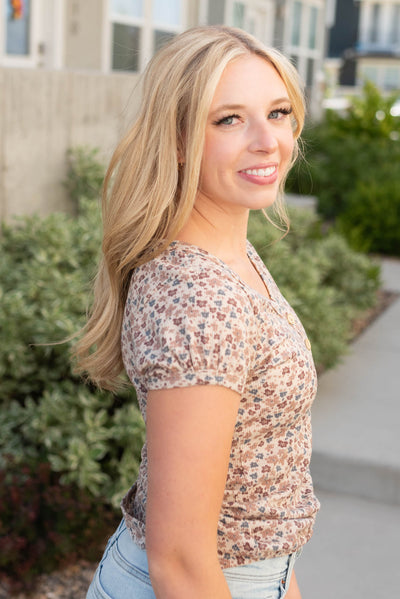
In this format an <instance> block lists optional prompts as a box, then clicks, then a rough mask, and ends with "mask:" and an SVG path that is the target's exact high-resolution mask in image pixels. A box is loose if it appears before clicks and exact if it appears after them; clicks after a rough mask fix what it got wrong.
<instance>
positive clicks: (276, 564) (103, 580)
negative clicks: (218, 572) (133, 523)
mask: <svg viewBox="0 0 400 599" xmlns="http://www.w3.org/2000/svg"><path fill="white" fill-rule="evenodd" d="M299 554H300V551H298V552H297V553H293V554H292V555H288V556H285V557H277V558H273V559H267V560H262V561H259V562H254V563H252V564H249V565H247V566H238V567H235V568H227V569H225V570H223V573H224V576H225V578H226V581H227V583H228V586H229V590H230V592H231V595H232V599H282V598H283V597H284V596H285V594H286V590H287V589H288V588H289V583H290V577H291V574H292V571H293V566H294V563H295V561H296V558H297V557H298V555H299ZM87 599H156V596H155V595H154V591H153V589H152V586H151V582H150V578H149V570H148V565H147V556H146V552H145V551H143V550H142V549H140V548H139V547H138V546H137V545H135V543H134V542H133V541H132V539H131V536H130V533H129V531H128V530H127V528H126V526H125V523H124V521H122V522H121V524H120V526H119V528H118V529H117V531H116V532H115V533H114V535H113V536H112V537H111V538H110V540H109V541H108V544H107V547H106V550H105V552H104V555H103V558H102V560H101V562H100V564H99V567H98V568H97V570H96V573H95V575H94V578H93V581H92V583H91V585H90V587H89V590H88V594H87Z"/></svg>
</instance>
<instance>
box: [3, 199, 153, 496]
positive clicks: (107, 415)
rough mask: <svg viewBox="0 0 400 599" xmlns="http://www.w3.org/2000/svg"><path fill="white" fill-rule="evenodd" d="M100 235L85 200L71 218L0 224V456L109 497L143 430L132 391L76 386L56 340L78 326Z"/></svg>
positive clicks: (135, 454) (118, 490) (121, 484)
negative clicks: (40, 464)
mask: <svg viewBox="0 0 400 599" xmlns="http://www.w3.org/2000/svg"><path fill="white" fill-rule="evenodd" d="M100 232H101V227H100V220H99V209H98V206H97V204H96V202H93V201H91V200H87V199H85V198H81V202H80V214H79V215H78V217H77V218H71V217H68V216H66V215H64V214H52V215H50V216H49V217H46V218H43V219H41V218H39V217H27V218H24V219H21V220H20V221H18V223H17V224H15V225H14V226H9V225H7V226H6V225H4V226H3V235H2V237H1V239H0V252H1V255H2V261H1V265H0V299H1V312H0V328H1V331H2V345H1V347H0V402H1V403H0V405H1V411H0V462H1V455H2V454H4V453H5V454H12V455H13V456H14V457H15V459H16V460H17V461H20V460H22V459H24V458H25V457H26V456H29V457H31V458H32V459H41V460H44V461H49V462H50V463H51V465H52V467H53V470H55V471H57V472H60V473H61V474H62V477H61V481H62V482H68V483H75V484H77V485H78V486H79V487H80V488H82V489H85V490H87V491H89V492H90V493H92V494H93V495H96V496H104V497H106V498H107V499H108V500H109V501H112V502H113V503H117V502H118V497H119V496H120V495H121V494H122V492H123V491H124V490H125V489H126V488H127V482H128V479H129V482H131V481H132V479H133V478H134V477H135V474H136V472H137V468H138V462H139V456H140V448H141V444H142V440H143V435H144V427H143V423H142V420H141V416H140V414H139V411H138V409H137V407H136V404H135V395H134V391H133V389H132V390H130V391H129V392H125V393H124V394H123V395H121V396H119V397H117V398H115V397H113V396H112V395H111V394H110V393H105V392H101V391H99V390H97V389H94V388H90V387H87V386H85V385H84V384H83V383H82V381H81V380H80V379H79V378H78V377H76V376H75V375H74V374H73V373H72V368H71V362H70V359H69V352H70V347H71V343H59V342H60V341H62V340H63V339H65V338H66V337H68V336H70V335H73V334H75V333H76V332H77V331H78V330H79V329H80V327H81V326H82V325H83V324H84V321H85V313H86V308H87V306H88V304H89V298H90V281H91V279H92V277H93V274H94V272H95V269H96V264H97V259H98V252H99V247H100ZM49 344H54V345H49ZM128 486H129V485H128Z"/></svg>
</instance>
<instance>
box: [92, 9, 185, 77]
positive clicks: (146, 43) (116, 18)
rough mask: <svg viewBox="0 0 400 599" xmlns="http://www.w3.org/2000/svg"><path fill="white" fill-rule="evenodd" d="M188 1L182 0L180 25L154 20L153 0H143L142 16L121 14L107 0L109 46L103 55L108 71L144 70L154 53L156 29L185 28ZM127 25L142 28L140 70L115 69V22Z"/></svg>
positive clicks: (107, 41)
mask: <svg viewBox="0 0 400 599" xmlns="http://www.w3.org/2000/svg"><path fill="white" fill-rule="evenodd" d="M187 1H188V0H180V2H181V10H180V22H179V24H178V25H165V24H164V23H161V22H160V21H157V20H155V19H154V20H153V15H152V8H153V0H143V15H142V16H141V17H129V16H126V15H120V14H118V13H115V12H113V11H112V7H111V0H106V20H107V27H106V29H107V34H106V38H105V40H104V42H105V43H104V46H105V48H107V56H104V57H103V67H104V70H105V71H107V72H112V73H132V74H137V73H141V72H143V70H144V69H145V67H146V64H147V63H148V61H149V60H150V58H151V57H152V56H153V54H154V50H155V47H154V33H155V32H156V31H163V32H165V33H172V34H175V35H177V34H179V33H181V32H182V31H183V30H184V29H185V24H186V21H187ZM116 23H117V24H121V25H127V26H132V27H138V28H139V29H140V40H139V57H138V70H131V69H126V70H123V69H113V67H112V63H113V43H114V42H113V27H114V24H116Z"/></svg>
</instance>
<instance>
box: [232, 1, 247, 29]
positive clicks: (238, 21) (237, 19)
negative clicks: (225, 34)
mask: <svg viewBox="0 0 400 599" xmlns="http://www.w3.org/2000/svg"><path fill="white" fill-rule="evenodd" d="M244 12H245V6H244V4H243V2H234V3H233V26H234V27H240V28H241V29H244V28H245V22H244V18H245V14H244Z"/></svg>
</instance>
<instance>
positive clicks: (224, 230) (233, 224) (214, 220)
mask: <svg viewBox="0 0 400 599" xmlns="http://www.w3.org/2000/svg"><path fill="white" fill-rule="evenodd" d="M248 218H249V211H248V210H241V211H239V210H238V211H230V212H225V211H221V210H220V209H219V208H218V207H216V208H215V209H212V210H210V209H208V210H207V211H202V210H201V207H199V206H197V205H195V207H194V209H193V211H192V213H191V215H190V217H189V219H188V221H187V223H186V224H185V226H184V227H183V228H182V229H181V231H180V232H179V234H178V235H177V236H176V239H177V240H179V241H184V242H186V243H191V244H193V245H196V246H198V247H201V248H202V249H204V250H206V251H208V252H210V253H211V254H213V255H214V256H217V257H218V258H220V259H221V260H223V261H224V262H226V263H228V264H229V263H230V262H234V261H235V260H238V259H241V258H246V256H247V249H246V239H247V223H248Z"/></svg>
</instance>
